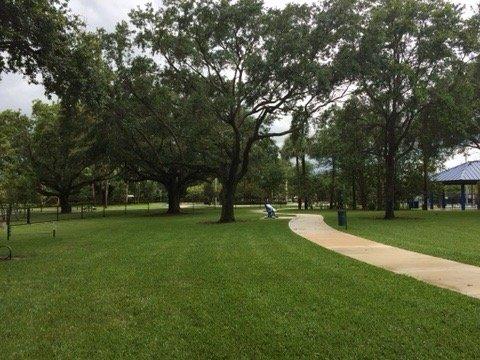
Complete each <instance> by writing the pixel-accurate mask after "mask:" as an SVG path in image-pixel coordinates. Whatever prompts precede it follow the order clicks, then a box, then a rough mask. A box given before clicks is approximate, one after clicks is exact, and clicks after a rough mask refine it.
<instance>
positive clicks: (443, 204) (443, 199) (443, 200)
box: [442, 189, 447, 209]
mask: <svg viewBox="0 0 480 360" xmlns="http://www.w3.org/2000/svg"><path fill="white" fill-rule="evenodd" d="M446 207H447V200H446V199H445V189H443V190H442V209H445V208H446Z"/></svg>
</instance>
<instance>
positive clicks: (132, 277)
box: [0, 209, 480, 359]
mask: <svg viewBox="0 0 480 360" xmlns="http://www.w3.org/2000/svg"><path fill="white" fill-rule="evenodd" d="M237 216H238V219H239V221H238V222H237V223H235V224H223V225H220V224H215V223H212V221H214V220H216V219H217V218H218V213H217V210H206V209H202V210H200V211H196V212H195V215H193V214H189V215H182V216H178V217H171V216H158V215H156V216H147V215H145V214H142V215H138V216H134V215H131V214H130V215H128V214H127V215H126V216H121V215H119V216H115V217H108V218H96V219H87V220H71V221H62V222H60V223H59V224H58V229H57V237H56V238H52V237H51V236H50V234H49V233H48V232H49V231H50V224H38V225H31V226H22V227H17V228H15V229H14V234H13V236H12V241H11V245H12V247H13V248H14V251H15V255H16V256H17V259H16V260H13V261H10V262H0V289H1V290H0V317H1V321H0V339H1V344H2V346H1V353H0V358H2V359H11V358H15V359H21V358H25V359H27V358H28V359H42V358H48V359H50V358H54V357H56V358H72V359H76V358H101V359H105V358H179V359H193V358H204V359H205V358H208V359H211V358H230V359H239V358H255V359H267V358H269V359H280V358H289V359H292V358H306V359H311V358H342V359H349V358H350V359H358V358H369V359H372V358H376V359H378V358H390V359H398V358H405V359H407V358H408V359H411V358H449V359H451V358H478V357H479V356H480V348H479V346H478V344H479V335H480V301H478V300H475V299H472V298H469V297H466V296H463V295H460V294H457V293H454V292H451V291H448V290H443V289H439V288H436V287H433V286H430V285H427V284H424V283H421V282H418V281H416V280H414V279H411V278H408V277H404V276H399V275H395V274H392V273H389V272H387V271H384V270H381V269H377V268H374V267H371V266H369V265H366V264H363V263H360V262H357V261H354V260H351V259H348V258H346V257H343V256H341V255H338V254H336V253H333V252H330V251H327V250H325V249H322V248H321V247H319V246H317V245H315V244H313V243H311V242H309V241H307V240H304V239H302V238H301V237H299V236H296V235H295V234H293V233H292V232H291V231H290V230H289V229H288V224H287V220H261V219H260V218H261V216H262V215H260V214H258V213H252V212H251V211H250V210H248V209H241V210H238V211H237ZM351 221H352V228H353V229H355V227H354V223H353V221H354V220H353V219H351ZM359 221H364V220H360V219H359ZM417 221H419V220H415V219H412V223H416V222H417ZM393 223H394V222H392V224H393Z"/></svg>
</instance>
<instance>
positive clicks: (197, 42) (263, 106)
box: [131, 0, 350, 222]
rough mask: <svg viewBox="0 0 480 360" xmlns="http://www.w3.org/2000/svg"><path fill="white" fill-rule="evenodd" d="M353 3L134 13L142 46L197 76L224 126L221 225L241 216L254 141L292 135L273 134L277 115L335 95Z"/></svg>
mask: <svg viewBox="0 0 480 360" xmlns="http://www.w3.org/2000/svg"><path fill="white" fill-rule="evenodd" d="M349 3H350V2H349V1H337V2H333V3H332V4H334V5H332V4H331V3H330V2H325V3H322V5H321V6H319V7H311V6H307V5H302V6H297V5H287V6H286V7H285V8H284V9H281V10H277V9H268V8H266V7H265V6H264V5H263V3H262V2H261V1H258V0H240V1H236V2H233V1H220V0H202V1H193V0H188V1H179V0H169V1H165V2H163V5H162V6H161V8H160V9H159V10H158V11H157V10H155V9H154V8H153V7H152V6H147V7H146V8H144V9H139V10H136V11H133V12H132V13H131V19H132V22H133V24H134V25H135V26H136V27H137V30H136V32H137V33H136V35H137V36H136V41H137V44H138V45H140V46H141V47H142V48H143V49H144V50H147V51H148V52H149V53H150V54H151V56H152V59H155V60H157V61H158V63H159V64H160V65H161V64H165V69H166V70H167V71H168V72H170V73H171V74H172V76H178V75H179V74H181V75H182V77H184V78H185V79H188V78H192V77H194V78H195V79H196V81H194V82H191V85H192V86H194V89H195V90H196V91H198V92H199V93H201V94H203V97H204V100H203V102H204V106H206V107H208V109H209V111H210V112H211V113H212V114H214V116H215V120H216V121H217V123H218V124H219V126H220V128H221V130H220V131H219V134H218V138H219V140H218V145H219V148H218V152H219V153H222V154H223V156H221V157H218V159H219V161H218V163H217V164H216V174H215V175H216V176H217V177H218V178H219V179H220V181H221V182H222V213H221V217H220V222H231V221H234V220H235V216H234V197H235V191H236V188H237V186H238V183H239V181H240V180H241V179H242V178H243V177H244V176H245V174H246V172H247V170H248V166H249V160H250V153H251V149H252V147H253V145H254V144H255V142H257V141H259V140H261V139H265V138H270V137H274V136H279V135H283V134H287V133H289V132H291V130H287V131H282V132H272V131H271V130H270V127H271V124H272V122H273V121H274V119H275V117H276V116H277V115H279V114H281V113H285V112H288V111H290V110H291V109H292V108H293V106H294V105H296V104H297V103H298V102H299V101H302V99H305V98H306V97H308V96H310V97H314V98H323V97H327V96H329V95H330V93H331V91H332V89H333V87H334V85H335V84H336V83H337V82H339V81H340V80H341V79H342V75H340V74H342V71H344V70H345V69H344V68H343V67H342V66H339V65H338V64H337V62H335V61H333V60H332V59H333V58H335V57H336V56H335V55H337V54H344V45H345V42H343V41H341V35H342V30H343V21H345V19H346V18H347V17H348V16H349V11H348V10H349V5H350V4H349ZM338 58H342V56H338ZM343 58H344V59H345V58H348V57H346V56H345V57H343ZM307 101H308V100H307Z"/></svg>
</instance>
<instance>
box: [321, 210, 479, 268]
mask: <svg viewBox="0 0 480 360" xmlns="http://www.w3.org/2000/svg"><path fill="white" fill-rule="evenodd" d="M323 214H324V216H325V221H326V222H327V223H328V224H329V225H332V226H336V223H337V218H336V213H334V212H324V213H323ZM347 215H348V230H347V231H348V232H349V233H352V234H355V235H359V236H362V237H365V238H367V239H371V240H375V241H379V242H382V243H385V244H389V245H393V246H398V247H401V248H404V249H408V250H413V251H418V252H421V253H424V254H430V255H434V256H439V257H443V258H446V259H452V260H456V261H460V262H464V263H468V264H472V265H477V266H480V211H467V212H465V213H461V212H459V211H454V212H452V211H445V212H441V211H428V212H426V211H399V212H397V219H395V220H389V221H385V220H383V218H382V216H383V213H380V212H361V211H356V212H355V211H350V212H349V213H348V214H347ZM342 231H345V230H342Z"/></svg>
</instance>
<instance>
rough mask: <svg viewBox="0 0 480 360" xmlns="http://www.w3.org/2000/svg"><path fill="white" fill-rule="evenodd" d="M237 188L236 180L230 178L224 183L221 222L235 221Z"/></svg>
mask: <svg viewBox="0 0 480 360" xmlns="http://www.w3.org/2000/svg"><path fill="white" fill-rule="evenodd" d="M235 188H236V183H235V181H234V180H229V181H227V182H226V183H224V184H223V189H222V214H221V216H220V220H219V221H218V222H220V223H230V222H234V221H235V209H234V205H235Z"/></svg>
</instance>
